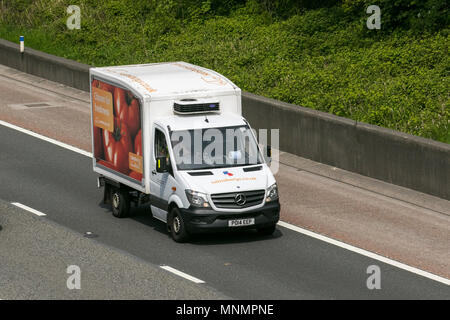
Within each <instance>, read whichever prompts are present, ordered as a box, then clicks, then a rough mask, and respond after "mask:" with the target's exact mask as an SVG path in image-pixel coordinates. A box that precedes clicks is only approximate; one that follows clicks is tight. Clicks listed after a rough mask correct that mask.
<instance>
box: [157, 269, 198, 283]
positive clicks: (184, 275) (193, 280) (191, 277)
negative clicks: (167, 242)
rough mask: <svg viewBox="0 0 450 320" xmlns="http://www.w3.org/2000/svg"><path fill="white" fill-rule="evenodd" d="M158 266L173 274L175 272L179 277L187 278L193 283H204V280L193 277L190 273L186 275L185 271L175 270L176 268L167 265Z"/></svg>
mask: <svg viewBox="0 0 450 320" xmlns="http://www.w3.org/2000/svg"><path fill="white" fill-rule="evenodd" d="M160 268H161V269H164V270H166V271H169V272H172V273H173V274H176V275H177V276H180V277H183V278H185V279H188V280H190V281H192V282H195V283H205V281H203V280H200V279H197V278H195V277H193V276H190V275H188V274H187V273H184V272H181V271H179V270H177V269H175V268H172V267H169V266H160Z"/></svg>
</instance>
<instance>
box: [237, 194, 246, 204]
mask: <svg viewBox="0 0 450 320" xmlns="http://www.w3.org/2000/svg"><path fill="white" fill-rule="evenodd" d="M234 201H235V202H236V204H237V205H239V206H243V205H244V204H245V203H246V202H247V199H246V198H245V195H243V194H242V193H238V194H237V195H236V196H235V197H234Z"/></svg>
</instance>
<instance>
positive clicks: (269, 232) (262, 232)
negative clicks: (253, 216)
mask: <svg viewBox="0 0 450 320" xmlns="http://www.w3.org/2000/svg"><path fill="white" fill-rule="evenodd" d="M276 229H277V225H276V224H274V225H272V226H269V227H264V228H259V229H258V230H257V231H258V233H259V234H260V235H262V236H270V235H272V234H273V233H274V232H275V230H276Z"/></svg>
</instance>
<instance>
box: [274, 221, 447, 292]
mask: <svg viewBox="0 0 450 320" xmlns="http://www.w3.org/2000/svg"><path fill="white" fill-rule="evenodd" d="M278 225H279V226H282V227H284V228H287V229H290V230H293V231H296V232H299V233H302V234H304V235H307V236H309V237H312V238H315V239H318V240H321V241H324V242H327V243H329V244H332V245H335V246H338V247H341V248H343V249H346V250H350V251H353V252H355V253H358V254H360V255H363V256H366V257H369V258H372V259H375V260H378V261H381V262H383V263H386V264H389V265H391V266H394V267H397V268H399V269H403V270H406V271H409V272H412V273H415V274H417V275H420V276H423V277H426V278H428V279H431V280H435V281H438V282H441V283H443V284H446V285H450V280H449V279H446V278H443V277H440V276H438V275H435V274H433V273H430V272H427V271H423V270H421V269H418V268H414V267H411V266H409V265H407V264H404V263H401V262H398V261H395V260H392V259H389V258H386V257H383V256H380V255H379V254H376V253H373V252H370V251H367V250H364V249H361V248H358V247H354V246H352V245H349V244H346V243H344V242H341V241H338V240H335V239H332V238H328V237H326V236H323V235H320V234H318V233H315V232H312V231H309V230H306V229H303V228H300V227H297V226H294V225H292V224H290V223H287V222H283V221H279V222H278Z"/></svg>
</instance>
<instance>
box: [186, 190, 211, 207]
mask: <svg viewBox="0 0 450 320" xmlns="http://www.w3.org/2000/svg"><path fill="white" fill-rule="evenodd" d="M186 197H187V198H188V200H189V203H190V204H191V205H193V206H194V207H201V208H208V207H209V202H208V197H207V196H206V194H205V193H202V192H198V191H194V190H189V189H186Z"/></svg>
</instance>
